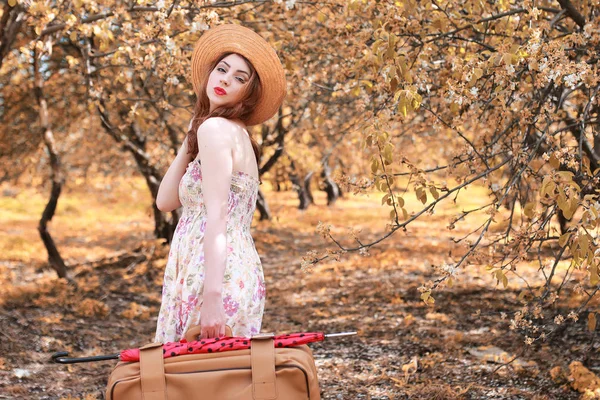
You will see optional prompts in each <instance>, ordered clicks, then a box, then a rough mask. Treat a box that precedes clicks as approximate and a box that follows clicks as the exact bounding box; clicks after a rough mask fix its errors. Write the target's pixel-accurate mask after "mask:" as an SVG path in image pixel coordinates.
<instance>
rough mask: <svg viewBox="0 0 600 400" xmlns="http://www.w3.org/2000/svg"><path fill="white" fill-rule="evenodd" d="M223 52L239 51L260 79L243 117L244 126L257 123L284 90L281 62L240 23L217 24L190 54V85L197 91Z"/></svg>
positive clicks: (271, 111) (273, 107)
mask: <svg viewBox="0 0 600 400" xmlns="http://www.w3.org/2000/svg"><path fill="white" fill-rule="evenodd" d="M225 53H237V54H240V55H242V56H244V57H246V59H248V61H250V62H251V63H252V66H253V67H254V69H255V70H256V73H257V74H258V76H259V78H260V82H261V87H262V91H261V92H262V93H261V96H260V99H259V101H258V103H257V105H256V107H255V109H254V111H253V112H252V113H251V115H250V116H249V117H248V118H247V120H245V121H244V122H245V124H246V125H248V126H251V125H258V124H261V123H263V122H265V121H267V120H268V119H270V118H271V117H272V116H273V115H274V114H275V113H276V112H277V110H278V109H279V107H280V106H281V103H282V102H283V99H284V98H285V94H286V82H285V73H284V71H283V66H282V65H281V61H280V60H279V57H277V53H275V50H274V49H273V47H271V45H269V43H268V42H267V41H266V40H265V39H263V38H262V37H261V36H260V35H259V34H257V33H256V32H254V31H253V30H251V29H248V28H245V27H243V26H240V25H235V24H228V25H220V26H217V27H215V28H211V29H210V30H208V31H206V32H205V33H204V34H203V35H202V36H201V37H200V39H199V40H198V42H197V43H196V46H195V47H194V52H193V54H192V63H191V64H192V85H193V87H194V92H196V95H199V90H200V87H201V86H202V83H206V82H207V81H208V76H209V75H210V72H211V71H210V68H211V66H212V65H213V64H214V63H215V62H216V61H217V60H218V59H219V58H220V57H221V56H222V55H223V54H225Z"/></svg>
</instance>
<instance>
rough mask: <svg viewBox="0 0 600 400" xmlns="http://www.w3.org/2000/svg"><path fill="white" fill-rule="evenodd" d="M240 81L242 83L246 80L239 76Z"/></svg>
mask: <svg viewBox="0 0 600 400" xmlns="http://www.w3.org/2000/svg"><path fill="white" fill-rule="evenodd" d="M238 81H240V83H244V82H246V81H245V80H244V78H238Z"/></svg>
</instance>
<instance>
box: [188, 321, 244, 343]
mask: <svg viewBox="0 0 600 400" xmlns="http://www.w3.org/2000/svg"><path fill="white" fill-rule="evenodd" d="M201 333H202V328H201V327H200V325H195V326H192V327H191V328H190V329H188V330H187V332H186V333H185V335H184V336H183V337H184V338H185V340H186V341H188V342H194V341H196V340H198V336H200V334H201ZM225 336H229V337H231V336H233V334H232V331H231V327H230V326H229V325H225Z"/></svg>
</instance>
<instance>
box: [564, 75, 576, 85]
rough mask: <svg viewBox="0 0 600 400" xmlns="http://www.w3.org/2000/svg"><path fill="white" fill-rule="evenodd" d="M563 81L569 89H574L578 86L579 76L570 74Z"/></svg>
mask: <svg viewBox="0 0 600 400" xmlns="http://www.w3.org/2000/svg"><path fill="white" fill-rule="evenodd" d="M563 80H564V81H565V84H566V85H567V86H568V87H570V88H571V89H573V88H575V85H576V84H577V74H569V75H567V76H565V77H563Z"/></svg>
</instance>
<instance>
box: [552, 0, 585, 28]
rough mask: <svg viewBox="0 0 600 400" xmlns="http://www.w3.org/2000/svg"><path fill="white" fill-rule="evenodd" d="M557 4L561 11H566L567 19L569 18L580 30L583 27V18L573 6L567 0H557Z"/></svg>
mask: <svg viewBox="0 0 600 400" xmlns="http://www.w3.org/2000/svg"><path fill="white" fill-rule="evenodd" d="M558 4H560V6H561V7H562V8H563V10H567V14H569V17H571V19H572V20H573V21H575V23H576V24H577V25H579V27H580V28H583V27H584V25H585V18H584V16H583V15H581V14H580V13H579V11H577V9H576V8H575V6H574V5H573V4H572V3H571V2H570V1H569V0H558Z"/></svg>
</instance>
